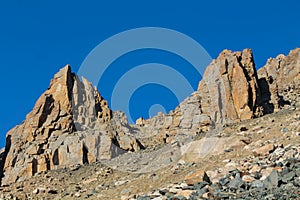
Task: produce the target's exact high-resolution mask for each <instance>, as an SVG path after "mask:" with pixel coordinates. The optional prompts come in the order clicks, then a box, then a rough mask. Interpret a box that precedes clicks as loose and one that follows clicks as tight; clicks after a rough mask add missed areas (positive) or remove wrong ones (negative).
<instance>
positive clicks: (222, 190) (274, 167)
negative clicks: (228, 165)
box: [137, 146, 300, 199]
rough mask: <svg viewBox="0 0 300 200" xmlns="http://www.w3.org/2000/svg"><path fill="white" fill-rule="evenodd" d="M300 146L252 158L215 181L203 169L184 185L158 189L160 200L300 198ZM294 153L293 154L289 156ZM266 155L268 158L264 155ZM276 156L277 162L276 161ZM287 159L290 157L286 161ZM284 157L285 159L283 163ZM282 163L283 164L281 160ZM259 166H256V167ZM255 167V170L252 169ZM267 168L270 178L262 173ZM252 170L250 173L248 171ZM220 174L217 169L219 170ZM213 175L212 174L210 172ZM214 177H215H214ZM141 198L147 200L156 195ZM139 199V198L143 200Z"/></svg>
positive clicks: (188, 178) (186, 179) (191, 175)
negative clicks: (299, 149) (257, 158)
mask: <svg viewBox="0 0 300 200" xmlns="http://www.w3.org/2000/svg"><path fill="white" fill-rule="evenodd" d="M299 147H300V146H287V147H285V148H283V147H278V148H277V149H280V150H283V152H284V153H283V154H279V153H278V151H277V152H275V151H274V152H273V153H268V155H267V157H264V158H265V159H262V158H263V157H260V159H259V160H257V161H255V160H256V157H249V158H247V159H245V162H244V163H243V164H242V165H241V163H240V164H239V165H240V167H239V169H238V168H234V169H232V170H229V171H227V172H226V175H225V176H222V177H221V178H219V179H218V180H216V181H213V182H211V181H210V177H209V176H208V175H207V173H205V171H203V170H202V169H201V168H200V169H198V170H196V171H195V172H193V173H191V174H189V175H187V176H186V177H185V182H186V183H187V184H184V183H178V184H171V185H169V186H168V187H167V188H165V189H162V190H163V191H164V192H161V191H162V190H159V191H158V192H159V194H160V195H159V196H158V197H157V198H160V199H199V198H204V199H236V198H239V199H262V198H267V197H268V198H275V199H280V198H283V199H298V198H300V189H299V188H300V187H299V183H300V176H299V175H300V173H299V172H300V156H299V155H300V151H298V148H299ZM290 151H292V153H290ZM261 156H266V155H261ZM275 157H276V159H275ZM287 157H288V158H287ZM282 158H285V159H284V160H282ZM280 160H281V161H280ZM255 163H257V164H255ZM254 168H256V170H253V169H254ZM267 168H268V171H269V172H268V173H267V176H264V173H265V172H263V171H264V170H265V169H267ZM249 169H251V170H249ZM217 171H218V170H217ZM209 174H213V173H209ZM212 178H213V177H212ZM156 192H157V191H155V192H152V193H151V194H144V195H141V196H142V197H143V198H144V199H146V198H147V197H150V196H151V195H153V193H156ZM143 198H140V197H138V198H137V199H143Z"/></svg>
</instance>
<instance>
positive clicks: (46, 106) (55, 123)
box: [2, 65, 141, 185]
mask: <svg viewBox="0 0 300 200" xmlns="http://www.w3.org/2000/svg"><path fill="white" fill-rule="evenodd" d="M118 117H119V114H118V113H116V116H114V114H113V112H112V111H111V110H110V109H109V107H108V104H107V101H105V100H104V99H103V98H102V97H101V95H100V94H99V92H98V91H97V90H96V88H93V87H92V85H91V84H90V83H89V82H88V81H87V80H86V79H84V78H83V82H81V81H80V80H79V79H78V77H76V76H75V75H74V74H72V73H71V68H70V66H69V65H67V66H66V67H64V68H63V69H61V70H60V71H59V72H58V73H57V74H56V75H55V76H54V78H53V80H52V81H51V83H50V86H49V88H48V89H47V91H46V92H45V93H44V94H42V95H41V97H40V98H39V99H38V100H37V102H36V104H35V106H34V108H33V111H32V112H30V113H29V114H28V115H27V117H26V120H25V121H24V122H23V123H22V124H21V125H19V126H16V127H15V128H13V129H12V130H10V131H9V132H8V134H7V137H6V140H7V142H6V148H5V153H4V154H5V164H4V177H3V179H2V184H4V185H5V184H9V183H12V182H15V181H17V180H18V181H22V180H24V179H25V178H28V177H31V176H33V175H35V174H36V173H40V172H43V171H47V170H52V169H58V168H65V167H70V166H73V165H76V164H85V163H93V162H96V161H99V160H102V159H110V158H113V157H115V156H117V155H119V154H122V153H124V152H126V151H136V150H139V149H140V147H141V145H140V143H139V142H138V141H137V140H136V139H135V138H133V137H131V136H129V135H128V133H129V130H127V124H124V122H123V121H120V120H119V118H118ZM122 126H123V127H122Z"/></svg>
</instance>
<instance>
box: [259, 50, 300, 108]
mask: <svg viewBox="0 0 300 200" xmlns="http://www.w3.org/2000/svg"><path fill="white" fill-rule="evenodd" d="M258 77H259V84H260V88H261V90H262V91H263V93H262V94H263V95H262V97H263V103H264V107H266V110H267V112H268V113H272V112H273V111H274V110H275V111H277V110H278V109H279V107H281V106H283V105H284V104H291V103H292V104H296V103H297V102H298V101H297V98H299V84H300V49H299V48H298V49H294V50H291V51H290V53H289V55H287V56H284V55H282V54H280V55H278V56H277V57H276V58H270V59H269V60H268V61H267V63H266V65H265V66H264V67H262V68H261V69H259V70H258Z"/></svg>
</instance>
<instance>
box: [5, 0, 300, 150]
mask: <svg viewBox="0 0 300 200" xmlns="http://www.w3.org/2000/svg"><path fill="white" fill-rule="evenodd" d="M101 2H103V1H74V0H73V1H55V0H52V1H40V0H30V1H25V0H18V1H15V0H11V1H1V2H0V61H1V62H0V69H1V75H2V76H1V78H0V87H1V98H0V101H1V103H0V147H3V146H4V145H5V134H6V132H7V131H8V130H9V129H11V128H12V127H14V126H15V125H17V124H20V123H21V122H22V121H23V120H24V119H25V116H26V114H27V113H28V112H29V111H31V109H32V108H33V106H34V104H35V101H36V100H37V98H38V97H39V96H40V95H41V94H42V93H43V92H44V91H45V90H46V89H47V87H48V85H49V82H50V79H51V78H52V77H53V75H54V74H55V73H56V72H57V71H58V70H59V68H61V67H63V66H64V65H65V64H67V63H69V64H71V66H72V69H73V71H74V72H77V71H78V69H79V67H80V65H81V63H82V62H83V60H84V59H85V57H86V56H87V55H88V53H89V52H90V51H91V50H92V49H93V48H94V47H96V46H97V45H98V44H99V43H100V42H101V41H103V40H105V39H107V38H108V37H110V36H112V35H115V34H117V33H119V32H122V31H125V30H128V29H132V28H138V27H149V26H151V27H164V28H169V29H173V30H176V31H179V32H181V33H184V34H186V35H188V36H189V37H191V38H193V39H195V40H196V41H197V42H199V43H200V44H201V45H202V46H203V47H204V48H205V49H206V51H207V52H208V53H209V54H210V55H211V57H213V58H215V57H217V55H218V54H219V53H220V52H221V51H222V50H223V49H225V48H226V49H231V50H242V49H244V48H251V49H253V52H254V56H255V61H256V65H257V68H259V67H261V66H263V65H264V63H265V62H266V60H267V59H268V58H269V57H275V56H276V55H277V54H279V53H284V54H287V53H288V52H289V50H290V49H293V48H296V47H299V46H300V15H299V13H300V1H298V0H286V1H276V0H275V1H262V0H260V1H255V0H253V1H200V0H191V1H176V0H172V1H167V0H166V1H162V0H160V1H156V0H152V1H140V0H139V1H134V0H127V1H106V2H107V3H101ZM158 53H159V52H155V51H154V52H150V54H151V55H157V54H158ZM161 53H162V55H163V56H158V57H157V58H158V59H162V60H161V62H164V61H166V60H169V59H170V58H169V55H167V54H166V53H165V52H161ZM152 57H153V56H152ZM143 58H145V56H143V53H142V52H137V54H136V55H131V56H130V58H127V59H124V60H123V62H124V63H121V64H122V65H124V66H127V65H128V64H130V63H131V62H133V61H134V60H136V59H138V60H141V61H142V59H143ZM147 62H148V61H147ZM178 62H181V61H178ZM178 62H175V63H178ZM171 63H172V62H171ZM169 64H170V63H169ZM196 82H197V81H196ZM102 87H103V88H104V87H106V86H102ZM103 88H102V89H101V88H99V90H100V92H101V91H104V89H103ZM144 89H147V86H145V88H144ZM150 91H155V87H153V88H152V89H150ZM103 93H105V92H103ZM142 94H143V93H141V92H139V91H137V92H136V93H135V94H134V96H136V97H138V96H143V95H142ZM166 95H168V94H167V92H166ZM170 95H171V96H172V94H170ZM156 96H159V95H156ZM165 103H167V104H168V103H169V107H170V108H172V107H174V106H176V105H175V104H176V103H177V102H176V101H172V100H170V101H166V102H165ZM142 106H143V104H141V103H140V104H138V103H137V108H138V109H137V110H140V109H141V107H142ZM169 107H168V108H169ZM134 115H139V113H136V114H134ZM134 117H136V116H134Z"/></svg>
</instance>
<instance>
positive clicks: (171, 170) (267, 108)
mask: <svg viewBox="0 0 300 200" xmlns="http://www.w3.org/2000/svg"><path fill="white" fill-rule="evenodd" d="M100 91H101V88H100ZM299 155H300V49H294V50H292V51H291V52H290V53H289V54H288V55H287V56H284V55H279V56H277V57H276V58H270V59H269V60H268V61H267V63H266V65H265V66H263V67H262V68H260V69H259V70H257V69H256V66H255V62H254V58H253V54H252V51H251V50H250V49H245V50H243V51H241V52H232V51H230V50H224V51H223V52H221V53H220V55H219V56H218V57H217V58H216V59H214V60H213V61H212V63H211V64H210V65H209V66H208V67H207V69H206V71H205V73H204V75H203V78H202V80H201V81H200V82H199V85H198V90H197V91H195V92H194V93H192V94H191V95H190V96H189V97H187V98H186V99H185V100H184V101H183V102H181V103H180V104H179V105H178V106H177V107H176V108H175V109H174V110H173V111H171V112H170V113H167V114H164V113H158V115H157V116H154V117H152V118H150V119H143V118H139V119H138V120H137V121H136V124H128V121H127V118H126V116H125V114H124V113H122V112H121V111H112V110H111V109H110V108H109V106H108V103H107V101H106V100H105V99H104V98H103V97H102V96H101V94H100V92H99V91H98V90H97V88H95V87H93V86H92V85H91V83H89V81H88V80H86V79H85V78H82V79H79V78H78V77H77V76H76V75H75V74H74V73H72V72H71V67H70V66H69V65H67V66H65V67H64V68H62V69H61V70H60V71H59V72H58V73H57V74H55V75H54V78H53V79H52V80H51V83H50V86H49V87H48V89H47V90H46V91H45V92H44V93H43V94H42V95H41V96H40V97H39V99H38V100H37V102H36V104H35V106H34V108H33V109H32V111H31V112H30V113H29V114H28V115H27V116H26V119H25V120H24V121H23V122H22V124H20V125H17V126H16V127H14V128H13V129H12V130H10V131H9V132H8V133H7V135H6V146H5V148H4V149H2V150H1V151H0V176H1V187H0V199H123V200H127V199H128V200H131V199H139V200H148V199H156V200H164V199H170V200H171V199H172V200H175V199H176V200H177V199H300V189H299V188H300V171H299V170H300V157H299Z"/></svg>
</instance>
